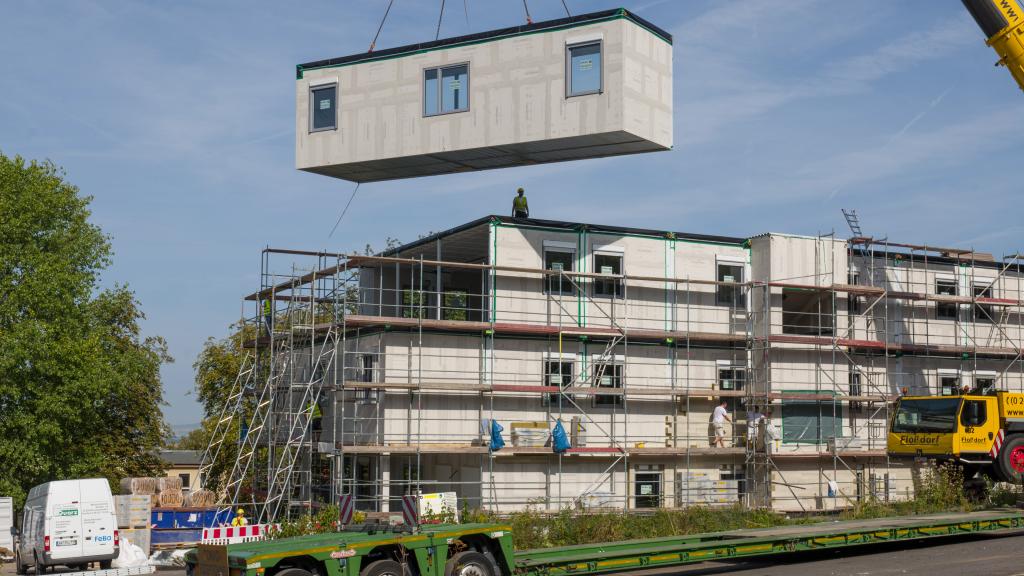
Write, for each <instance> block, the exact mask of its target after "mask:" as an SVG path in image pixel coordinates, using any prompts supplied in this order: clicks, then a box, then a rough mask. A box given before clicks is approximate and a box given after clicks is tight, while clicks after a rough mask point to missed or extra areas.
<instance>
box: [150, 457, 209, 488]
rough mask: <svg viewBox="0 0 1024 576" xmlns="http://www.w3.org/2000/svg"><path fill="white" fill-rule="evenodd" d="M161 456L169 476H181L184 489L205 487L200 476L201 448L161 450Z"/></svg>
mask: <svg viewBox="0 0 1024 576" xmlns="http://www.w3.org/2000/svg"><path fill="white" fill-rule="evenodd" d="M160 458H161V459H162V460H163V461H164V464H166V465H167V476H169V477H172V478H173V477H175V476H177V477H179V478H181V487H182V490H184V491H185V492H188V491H189V490H198V489H200V488H202V487H203V479H202V478H200V477H199V464H200V463H202V461H203V452H202V451H201V450H161V451H160Z"/></svg>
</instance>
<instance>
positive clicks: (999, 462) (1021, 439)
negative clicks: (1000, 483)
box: [996, 434, 1024, 484]
mask: <svg viewBox="0 0 1024 576" xmlns="http://www.w3.org/2000/svg"><path fill="white" fill-rule="evenodd" d="M996 467H997V468H998V469H999V474H1000V476H1002V477H1003V480H1005V481H1007V482H1012V483H1014V484H1020V481H1021V478H1024V435H1022V434H1014V435H1013V436H1010V437H1008V438H1007V439H1006V441H1005V442H1003V447H1002V449H1000V450H999V456H998V457H997V458H996Z"/></svg>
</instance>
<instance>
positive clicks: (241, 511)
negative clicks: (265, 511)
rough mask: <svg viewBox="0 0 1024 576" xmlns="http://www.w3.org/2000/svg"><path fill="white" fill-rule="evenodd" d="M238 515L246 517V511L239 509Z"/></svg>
mask: <svg viewBox="0 0 1024 576" xmlns="http://www.w3.org/2000/svg"><path fill="white" fill-rule="evenodd" d="M238 514H240V515H242V516H244V515H245V510H243V509H241V508H239V509H238Z"/></svg>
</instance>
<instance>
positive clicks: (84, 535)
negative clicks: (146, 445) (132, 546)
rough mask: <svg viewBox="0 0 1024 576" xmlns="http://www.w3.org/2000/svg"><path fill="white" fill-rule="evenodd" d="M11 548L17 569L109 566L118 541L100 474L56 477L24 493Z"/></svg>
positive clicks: (111, 502)
mask: <svg viewBox="0 0 1024 576" xmlns="http://www.w3.org/2000/svg"><path fill="white" fill-rule="evenodd" d="M19 536H20V538H19V539H18V545H17V546H16V549H15V562H16V564H17V568H18V573H19V574H24V573H25V570H26V569H27V568H28V567H29V566H32V567H35V572H36V574H42V573H43V572H45V571H46V569H47V568H48V567H50V566H54V565H58V564H61V565H64V566H68V567H75V568H80V569H84V568H85V567H86V565H87V564H88V563H89V562H99V563H100V567H101V568H110V563H111V561H112V560H113V559H114V558H117V554H118V548H119V544H120V542H119V541H118V533H117V516H116V511H115V509H114V497H113V496H112V495H111V494H110V485H109V484H108V483H107V481H106V480H105V479H103V478H91V479H88V480H58V481H55V482H47V483H46V484H40V485H39V486H36V487H35V488H33V489H32V490H30V491H29V493H28V499H27V500H26V501H25V511H24V513H23V515H22V522H21V531H20V532H19Z"/></svg>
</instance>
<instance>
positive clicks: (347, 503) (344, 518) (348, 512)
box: [338, 494, 355, 526]
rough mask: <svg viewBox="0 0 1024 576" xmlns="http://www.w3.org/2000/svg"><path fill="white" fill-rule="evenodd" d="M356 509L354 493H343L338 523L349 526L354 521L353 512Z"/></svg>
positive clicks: (339, 504)
mask: <svg viewBox="0 0 1024 576" xmlns="http://www.w3.org/2000/svg"><path fill="white" fill-rule="evenodd" d="M354 510H355V501H354V500H353V498H352V494H342V495H341V500H340V501H339V502H338V523H339V524H341V525H342V526H348V525H349V524H351V523H352V512H353V511H354Z"/></svg>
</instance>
